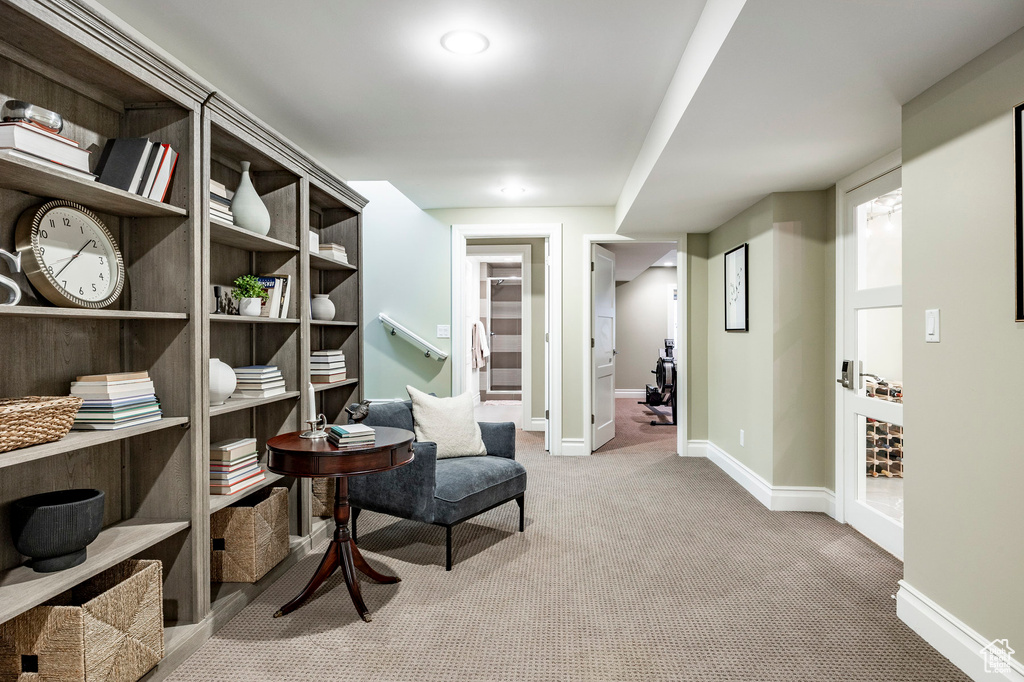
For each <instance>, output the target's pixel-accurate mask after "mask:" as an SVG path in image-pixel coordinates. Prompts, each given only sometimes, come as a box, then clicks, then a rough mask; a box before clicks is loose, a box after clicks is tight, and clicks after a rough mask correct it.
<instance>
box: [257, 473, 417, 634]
mask: <svg viewBox="0 0 1024 682" xmlns="http://www.w3.org/2000/svg"><path fill="white" fill-rule="evenodd" d="M350 514H351V507H349V505H348V477H347V476H339V477H337V478H335V479H334V538H333V539H332V540H331V543H330V544H329V545H328V546H327V552H326V553H325V554H324V558H323V560H322V561H321V562H320V568H318V569H317V571H316V573H314V574H313V577H312V579H310V581H309V584H307V585H306V588H305V589H304V590H302V592H301V593H299V596H297V597H295V599H292V600H291V601H290V602H288V603H287V604H285V605H284V606H282V607H281V608H280V609H279V610H278V611H277V613H275V614H274V617H275V618H278V617H280V616H284V615H286V614H289V613H291V612H292V611H294V610H295V609H297V608H299V607H300V606H302V604H304V603H305V601H306V600H307V599H309V598H310V597H311V596H313V593H314V592H316V590H317V588H319V587H320V586H321V585H322V584H323V583H324V581H325V580H327V579H328V578H329V577H331V574H333V573H334V572H335V571H336V570H338V569H339V568H340V569H341V572H342V575H344V576H345V586H346V587H348V593H349V596H350V597H352V603H353V604H354V605H355V607H356V611H358V612H359V616H360V618H362V619H363V620H365V621H366V622H367V623H369V622H370V621H371V620H373V618H371V616H370V610H369V609H367V608H366V604H365V603H364V602H363V595H362V593H361V592H360V591H359V579H358V578H357V577H356V568H357V567H358V568H359V570H360V571H361V572H363V573H365V574H366V575H367V576H369V577H370V578H373V579H374V580H376V581H377V582H382V583H396V582H398V578H395V577H391V576H386V575H381V574H380V573H377V572H376V571H374V570H373V569H372V568H370V566H369V564H367V563H366V560H365V559H363V555H362V554H360V553H359V550H358V549H356V546H355V543H354V542H352V536H351V535H349V532H348V521H349V516H350Z"/></svg>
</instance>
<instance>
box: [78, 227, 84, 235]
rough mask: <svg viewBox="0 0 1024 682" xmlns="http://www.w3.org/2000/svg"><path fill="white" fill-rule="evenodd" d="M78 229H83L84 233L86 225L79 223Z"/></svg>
mask: <svg viewBox="0 0 1024 682" xmlns="http://www.w3.org/2000/svg"><path fill="white" fill-rule="evenodd" d="M78 229H79V230H81V231H82V234H85V225H79V226H78Z"/></svg>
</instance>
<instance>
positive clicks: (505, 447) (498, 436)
mask: <svg viewBox="0 0 1024 682" xmlns="http://www.w3.org/2000/svg"><path fill="white" fill-rule="evenodd" d="M480 435H481V436H483V439H484V446H485V447H486V448H487V454H488V455H493V456H494V457H505V458H507V459H515V458H516V425H515V424H514V423H512V422H480Z"/></svg>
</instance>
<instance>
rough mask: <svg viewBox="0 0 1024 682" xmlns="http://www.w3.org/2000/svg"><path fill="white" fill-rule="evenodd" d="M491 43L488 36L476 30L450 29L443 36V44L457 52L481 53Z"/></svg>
mask: <svg viewBox="0 0 1024 682" xmlns="http://www.w3.org/2000/svg"><path fill="white" fill-rule="evenodd" d="M490 45H491V41H489V40H487V36H485V35H484V34H483V33H477V32H476V31H465V30H460V31H449V32H448V33H445V34H444V35H443V36H441V46H442V47H443V48H444V49H446V50H448V51H449V52H454V53H455V54H480V53H481V52H483V51H484V50H486V49H487V48H488V47H490Z"/></svg>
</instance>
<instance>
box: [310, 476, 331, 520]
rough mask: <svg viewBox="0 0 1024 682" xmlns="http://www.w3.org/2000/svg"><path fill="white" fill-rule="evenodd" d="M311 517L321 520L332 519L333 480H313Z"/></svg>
mask: <svg viewBox="0 0 1024 682" xmlns="http://www.w3.org/2000/svg"><path fill="white" fill-rule="evenodd" d="M313 516H319V517H320V518H322V519H330V518H333V517H334V479H333V478H314V479H313Z"/></svg>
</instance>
